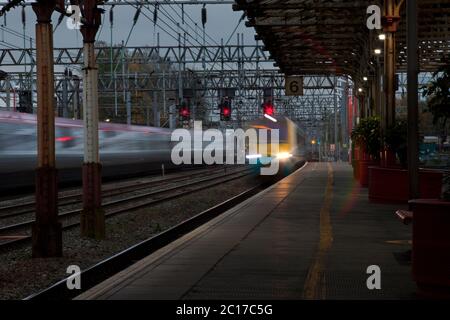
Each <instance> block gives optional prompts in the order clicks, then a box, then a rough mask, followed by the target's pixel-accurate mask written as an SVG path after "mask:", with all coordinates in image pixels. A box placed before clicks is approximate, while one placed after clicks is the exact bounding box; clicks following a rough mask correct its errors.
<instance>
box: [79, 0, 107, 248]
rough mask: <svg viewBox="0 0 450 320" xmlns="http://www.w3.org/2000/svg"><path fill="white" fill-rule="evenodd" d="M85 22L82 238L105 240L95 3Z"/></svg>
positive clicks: (85, 10) (85, 7) (90, 0)
mask: <svg viewBox="0 0 450 320" xmlns="http://www.w3.org/2000/svg"><path fill="white" fill-rule="evenodd" d="M81 10H82V14H83V17H85V19H86V20H85V22H84V24H83V25H82V26H81V33H82V35H83V57H84V67H83V103H84V107H83V120H84V121H83V124H84V163H83V211H82V213H81V235H82V236H85V237H90V238H96V239H102V238H104V237H105V214H104V211H103V209H102V207H101V202H102V199H101V186H102V184H101V180H102V178H101V164H100V161H99V151H98V116H99V115H98V69H97V64H96V60H95V52H94V43H95V35H96V33H97V31H98V28H99V26H100V23H101V11H100V10H99V9H98V8H97V5H96V1H95V0H86V1H84V3H83V4H81Z"/></svg>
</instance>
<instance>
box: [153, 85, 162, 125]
mask: <svg viewBox="0 0 450 320" xmlns="http://www.w3.org/2000/svg"><path fill="white" fill-rule="evenodd" d="M152 106H153V126H154V127H160V126H161V121H160V116H159V110H158V109H159V108H158V92H156V91H153V99H152Z"/></svg>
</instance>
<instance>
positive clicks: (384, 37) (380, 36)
mask: <svg viewBox="0 0 450 320" xmlns="http://www.w3.org/2000/svg"><path fill="white" fill-rule="evenodd" d="M378 39H380V40H382V41H383V40H386V35H385V34H384V33H380V34H379V35H378Z"/></svg>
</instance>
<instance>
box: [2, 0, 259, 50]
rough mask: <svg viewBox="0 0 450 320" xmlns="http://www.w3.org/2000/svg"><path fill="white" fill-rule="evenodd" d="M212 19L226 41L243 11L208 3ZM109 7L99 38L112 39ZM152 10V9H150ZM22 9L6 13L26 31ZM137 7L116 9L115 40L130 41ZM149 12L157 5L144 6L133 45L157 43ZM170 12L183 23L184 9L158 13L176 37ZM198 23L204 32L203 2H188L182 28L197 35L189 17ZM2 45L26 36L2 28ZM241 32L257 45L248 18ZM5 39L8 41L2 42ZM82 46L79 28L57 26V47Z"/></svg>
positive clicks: (30, 29)
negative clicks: (194, 3) (19, 35)
mask: <svg viewBox="0 0 450 320" xmlns="http://www.w3.org/2000/svg"><path fill="white" fill-rule="evenodd" d="M3 1H4V0H1V1H0V2H3ZM206 8H207V12H208V21H207V24H206V32H207V34H208V35H209V36H211V38H213V39H214V41H215V42H216V43H220V39H221V38H223V39H224V41H225V42H226V40H227V39H228V38H229V37H230V35H231V33H232V32H233V30H234V28H235V27H236V25H237V24H238V21H239V19H240V17H241V16H242V12H233V10H232V8H231V5H207V6H206ZM105 9H106V10H107V12H106V14H105V15H103V26H102V28H101V31H100V34H99V38H98V39H100V40H103V41H106V42H107V43H109V42H110V35H111V31H110V23H109V9H110V6H105ZM148 9H150V10H148ZM21 10H22V9H21V8H17V9H14V10H12V11H10V12H8V13H7V16H6V26H7V27H8V28H10V29H13V30H15V31H18V32H20V33H22V22H21ZM135 12H136V9H135V8H134V7H132V6H116V7H115V8H114V29H113V43H117V44H120V43H121V41H122V40H126V38H127V36H128V33H129V32H130V29H131V26H132V21H133V16H134V14H135ZM25 14H26V34H27V35H28V36H32V37H33V38H35V36H34V24H35V21H36V17H35V14H34V12H33V11H32V9H31V7H29V6H28V7H26V9H25ZM144 14H145V15H147V16H148V18H150V19H152V18H153V6H146V7H144V8H143V9H142V13H141V15H140V17H139V19H138V22H137V24H136V26H135V27H134V29H133V32H132V34H131V37H130V40H129V42H128V45H129V46H139V45H154V44H155V43H156V37H155V36H154V35H155V30H154V27H153V23H152V22H151V21H150V20H149V19H148V18H147V17H145V16H144ZM165 14H166V15H168V14H170V15H171V16H172V17H173V19H175V20H176V22H180V24H181V18H180V17H179V16H178V14H180V15H181V8H180V7H179V6H177V5H172V6H168V5H161V9H160V11H159V14H158V24H159V25H160V26H161V27H163V28H164V29H166V30H167V31H168V32H170V33H171V34H172V35H174V36H176V32H175V31H173V30H170V27H172V28H173V29H175V30H177V27H176V23H175V22H173V21H170V19H169V18H167V17H166V16H164V15H165ZM188 16H189V17H191V19H192V20H193V21H194V22H196V23H197V24H198V33H199V34H201V33H202V28H201V6H200V5H185V23H186V24H185V25H184V26H183V25H181V28H183V29H185V30H187V31H189V33H190V34H192V35H193V36H194V35H195V32H194V30H193V28H195V24H194V22H193V21H191V20H190V19H189V17H188ZM57 20H58V14H57V13H54V14H53V24H54V25H56V22H57ZM163 20H164V21H166V22H167V23H168V24H169V26H170V27H169V26H166V25H164V23H163ZM0 24H2V25H3V24H4V20H3V18H0ZM187 25H189V26H187ZM161 27H158V26H157V28H156V32H159V33H160V41H161V44H162V45H173V44H176V42H175V40H174V39H173V38H172V37H171V36H170V35H168V34H167V33H166V32H165V31H164V30H162V28H161ZM0 32H1V33H2V34H1V37H0V46H3V47H5V46H7V44H9V45H14V46H19V47H23V38H22V39H20V38H19V37H17V36H14V35H11V34H9V33H7V32H4V31H0ZM237 32H239V33H244V39H245V43H247V44H254V43H255V40H254V29H253V28H246V27H245V24H244V21H242V22H241V23H240V25H239V28H238V30H237ZM197 40H198V41H200V42H201V41H202V39H201V37H197ZM2 41H6V43H7V44H6V43H5V42H2ZM190 41H191V42H192V43H194V44H198V43H197V42H196V41H195V40H194V39H192V38H190ZM207 41H208V42H209V43H211V44H212V43H213V40H212V39H208V38H207ZM231 43H236V35H235V36H233V38H232V41H231ZM81 45H82V38H81V34H80V33H79V31H77V30H69V29H68V28H67V26H66V21H63V22H62V23H61V25H60V26H59V27H58V28H57V30H56V32H55V38H54V46H55V47H80V46H81Z"/></svg>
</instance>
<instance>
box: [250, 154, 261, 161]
mask: <svg viewBox="0 0 450 320" xmlns="http://www.w3.org/2000/svg"><path fill="white" fill-rule="evenodd" d="M246 158H247V159H249V160H250V159H260V158H262V155H261V154H249V155H247V156H246Z"/></svg>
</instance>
